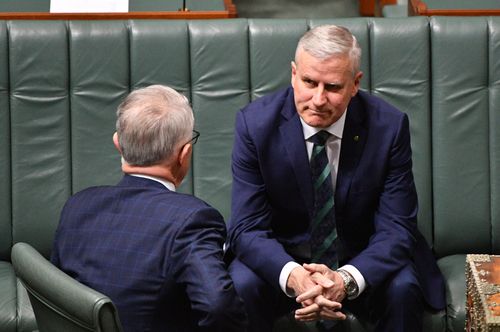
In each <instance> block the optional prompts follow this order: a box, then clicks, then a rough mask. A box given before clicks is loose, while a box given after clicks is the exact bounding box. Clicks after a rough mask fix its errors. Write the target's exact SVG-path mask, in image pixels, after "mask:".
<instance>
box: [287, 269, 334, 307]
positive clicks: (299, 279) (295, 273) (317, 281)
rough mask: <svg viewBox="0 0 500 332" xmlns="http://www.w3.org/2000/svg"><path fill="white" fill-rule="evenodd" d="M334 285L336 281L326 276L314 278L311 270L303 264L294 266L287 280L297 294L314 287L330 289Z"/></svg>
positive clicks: (289, 286)
mask: <svg viewBox="0 0 500 332" xmlns="http://www.w3.org/2000/svg"><path fill="white" fill-rule="evenodd" d="M333 286H334V282H333V281H332V280H330V279H328V278H326V277H316V278H314V279H313V276H312V274H311V272H309V271H307V270H306V269H305V268H304V267H302V266H297V267H296V268H294V269H293V270H292V272H290V275H289V276H288V280H287V282H286V287H287V289H288V290H291V291H292V292H293V293H294V295H295V296H298V295H300V294H302V293H304V292H307V291H309V290H310V289H311V288H314V287H320V288H325V289H329V288H331V287H333ZM311 303H312V301H311ZM311 303H310V304H311Z"/></svg>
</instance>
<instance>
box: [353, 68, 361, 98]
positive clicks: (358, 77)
mask: <svg viewBox="0 0 500 332" xmlns="http://www.w3.org/2000/svg"><path fill="white" fill-rule="evenodd" d="M362 78H363V72H362V71H358V72H357V73H356V75H355V76H354V87H353V89H352V94H351V96H352V97H354V96H355V95H356V94H357V93H358V90H359V86H360V84H361V79H362Z"/></svg>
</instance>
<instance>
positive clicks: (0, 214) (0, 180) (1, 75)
mask: <svg viewBox="0 0 500 332" xmlns="http://www.w3.org/2000/svg"><path fill="white" fill-rule="evenodd" d="M0 41H1V42H0V259H5V258H6V257H8V253H9V252H10V247H11V245H12V224H11V220H12V211H11V187H10V184H11V174H10V169H11V167H10V165H11V159H10V112H9V61H8V59H9V53H8V44H7V43H6V41H7V27H6V26H5V24H0Z"/></svg>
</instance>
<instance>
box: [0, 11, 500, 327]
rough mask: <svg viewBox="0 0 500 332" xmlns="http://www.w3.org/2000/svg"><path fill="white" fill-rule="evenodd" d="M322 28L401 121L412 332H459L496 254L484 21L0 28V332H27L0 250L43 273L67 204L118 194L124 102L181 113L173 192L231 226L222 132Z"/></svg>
mask: <svg viewBox="0 0 500 332" xmlns="http://www.w3.org/2000/svg"><path fill="white" fill-rule="evenodd" d="M323 23H336V24H341V25H345V26H347V27H348V28H350V29H351V30H352V31H353V33H354V34H355V35H356V36H357V37H358V39H359V42H360V44H361V46H362V48H363V52H364V54H363V59H362V64H361V68H362V70H363V71H364V74H365V75H364V78H363V81H362V88H363V89H365V90H367V91H370V92H372V93H373V94H375V95H378V96H380V97H382V98H384V99H386V100H387V101H389V102H390V103H392V104H394V105H395V106H397V107H398V108H400V109H401V110H402V111H404V112H406V113H408V114H409V117H410V123H411V134H412V148H413V159H414V173H415V178H416V184H417V190H418V194H419V202H420V211H419V227H420V229H421V231H422V233H423V234H424V235H425V237H426V238H427V239H428V241H429V242H430V243H431V244H432V245H433V248H434V250H435V253H436V255H437V257H438V258H439V265H440V267H441V269H442V271H443V274H444V275H445V276H446V280H447V287H448V294H447V296H448V303H449V305H448V308H447V311H446V313H438V314H434V315H428V316H427V317H426V322H425V324H426V329H425V330H426V331H444V330H445V328H446V327H448V328H449V329H450V330H452V331H462V330H463V327H464V325H463V324H464V313H465V276H464V266H465V256H464V255H465V254H466V253H499V251H500V112H499V109H500V19H499V18H487V17H476V18H463V17H462V18H455V17H433V18H427V17H411V18H394V19H382V18H376V19H368V18H356V19H331V20H326V19H322V20H305V19H295V20H276V19H274V20H271V19H255V20H246V19H234V20H210V21H144V20H136V21H69V22H66V21H8V22H5V21H0V197H1V200H0V260H1V261H0V331H6V332H7V331H16V330H17V331H30V330H32V329H33V328H34V321H33V314H32V312H31V311H30V307H29V305H27V297H26V293H25V290H24V289H23V288H22V287H21V286H20V284H19V282H17V281H16V279H15V276H14V272H13V270H12V266H11V264H10V263H9V257H10V249H11V247H12V244H13V243H16V242H27V243H30V244H31V245H33V246H34V247H36V248H37V250H39V251H40V252H42V253H43V254H44V255H45V256H46V257H48V255H49V254H50V248H51V245H52V239H53V235H54V230H55V227H56V224H57V222H58V218H59V212H60V210H61V207H62V205H63V203H64V202H65V200H66V199H67V198H68V196H69V195H71V194H72V193H74V192H76V191H78V190H81V189H83V188H85V187H88V186H91V185H98V184H112V183H116V182H117V181H118V179H119V178H120V176H121V174H120V161H119V157H118V155H117V153H116V152H115V151H114V147H113V144H112V140H111V137H112V134H113V132H114V120H115V113H114V112H115V109H116V106H117V105H118V104H119V103H120V101H121V100H122V98H123V97H124V96H126V95H127V94H128V92H129V91H130V90H131V89H134V88H137V87H141V86H144V85H149V84H154V83H161V84H168V85H171V86H173V87H174V88H176V89H177V90H179V91H181V92H182V93H184V94H185V95H186V96H188V97H189V98H190V100H191V101H192V104H193V108H194V112H195V118H196V127H197V129H198V130H199V131H200V132H201V137H200V140H199V142H198V144H197V145H196V146H195V149H194V156H193V167H192V172H191V174H190V176H189V177H188V178H187V180H186V181H185V182H184V184H183V185H182V189H181V190H182V191H184V192H189V193H193V194H195V195H197V196H199V197H200V198H202V199H205V200H206V201H208V202H209V203H211V204H212V205H214V206H215V207H217V208H218V209H219V210H221V212H222V213H223V215H224V217H225V218H226V219H227V218H230V215H229V211H230V208H229V206H230V187H231V174H230V154H231V147H232V139H233V125H234V116H235V114H236V112H237V111H238V110H239V109H240V108H242V107H243V106H245V105H246V104H247V103H248V102H249V101H251V100H253V99H255V98H257V97H259V96H262V95H264V94H267V93H269V92H271V91H274V90H275V89H277V88H279V87H282V86H285V85H287V84H288V83H289V81H290V61H291V60H292V58H293V54H294V50H295V46H296V43H297V40H298V38H299V37H300V36H301V35H302V34H303V33H304V31H306V29H308V28H309V27H312V26H316V25H319V24H323ZM282 323H283V325H282V326H283V327H282V329H283V330H287V329H288V330H290V327H284V326H289V325H287V324H289V322H288V321H287V320H284V321H283V322H282ZM358 325H359V323H358V322H356V321H355V320H354V321H353V322H352V326H353V330H356V331H358V330H359V331H362V330H363V329H362V328H361V327H360V326H358ZM356 326H358V327H356ZM295 328H296V329H297V330H304V329H305V330H312V329H311V328H310V327H308V326H296V327H295Z"/></svg>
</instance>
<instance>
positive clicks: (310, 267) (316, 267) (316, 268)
mask: <svg viewBox="0 0 500 332" xmlns="http://www.w3.org/2000/svg"><path fill="white" fill-rule="evenodd" d="M302 266H303V267H304V269H306V270H307V271H309V272H319V273H325V272H326V271H328V267H327V266H326V265H324V264H316V263H311V264H306V263H304V264H302Z"/></svg>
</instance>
